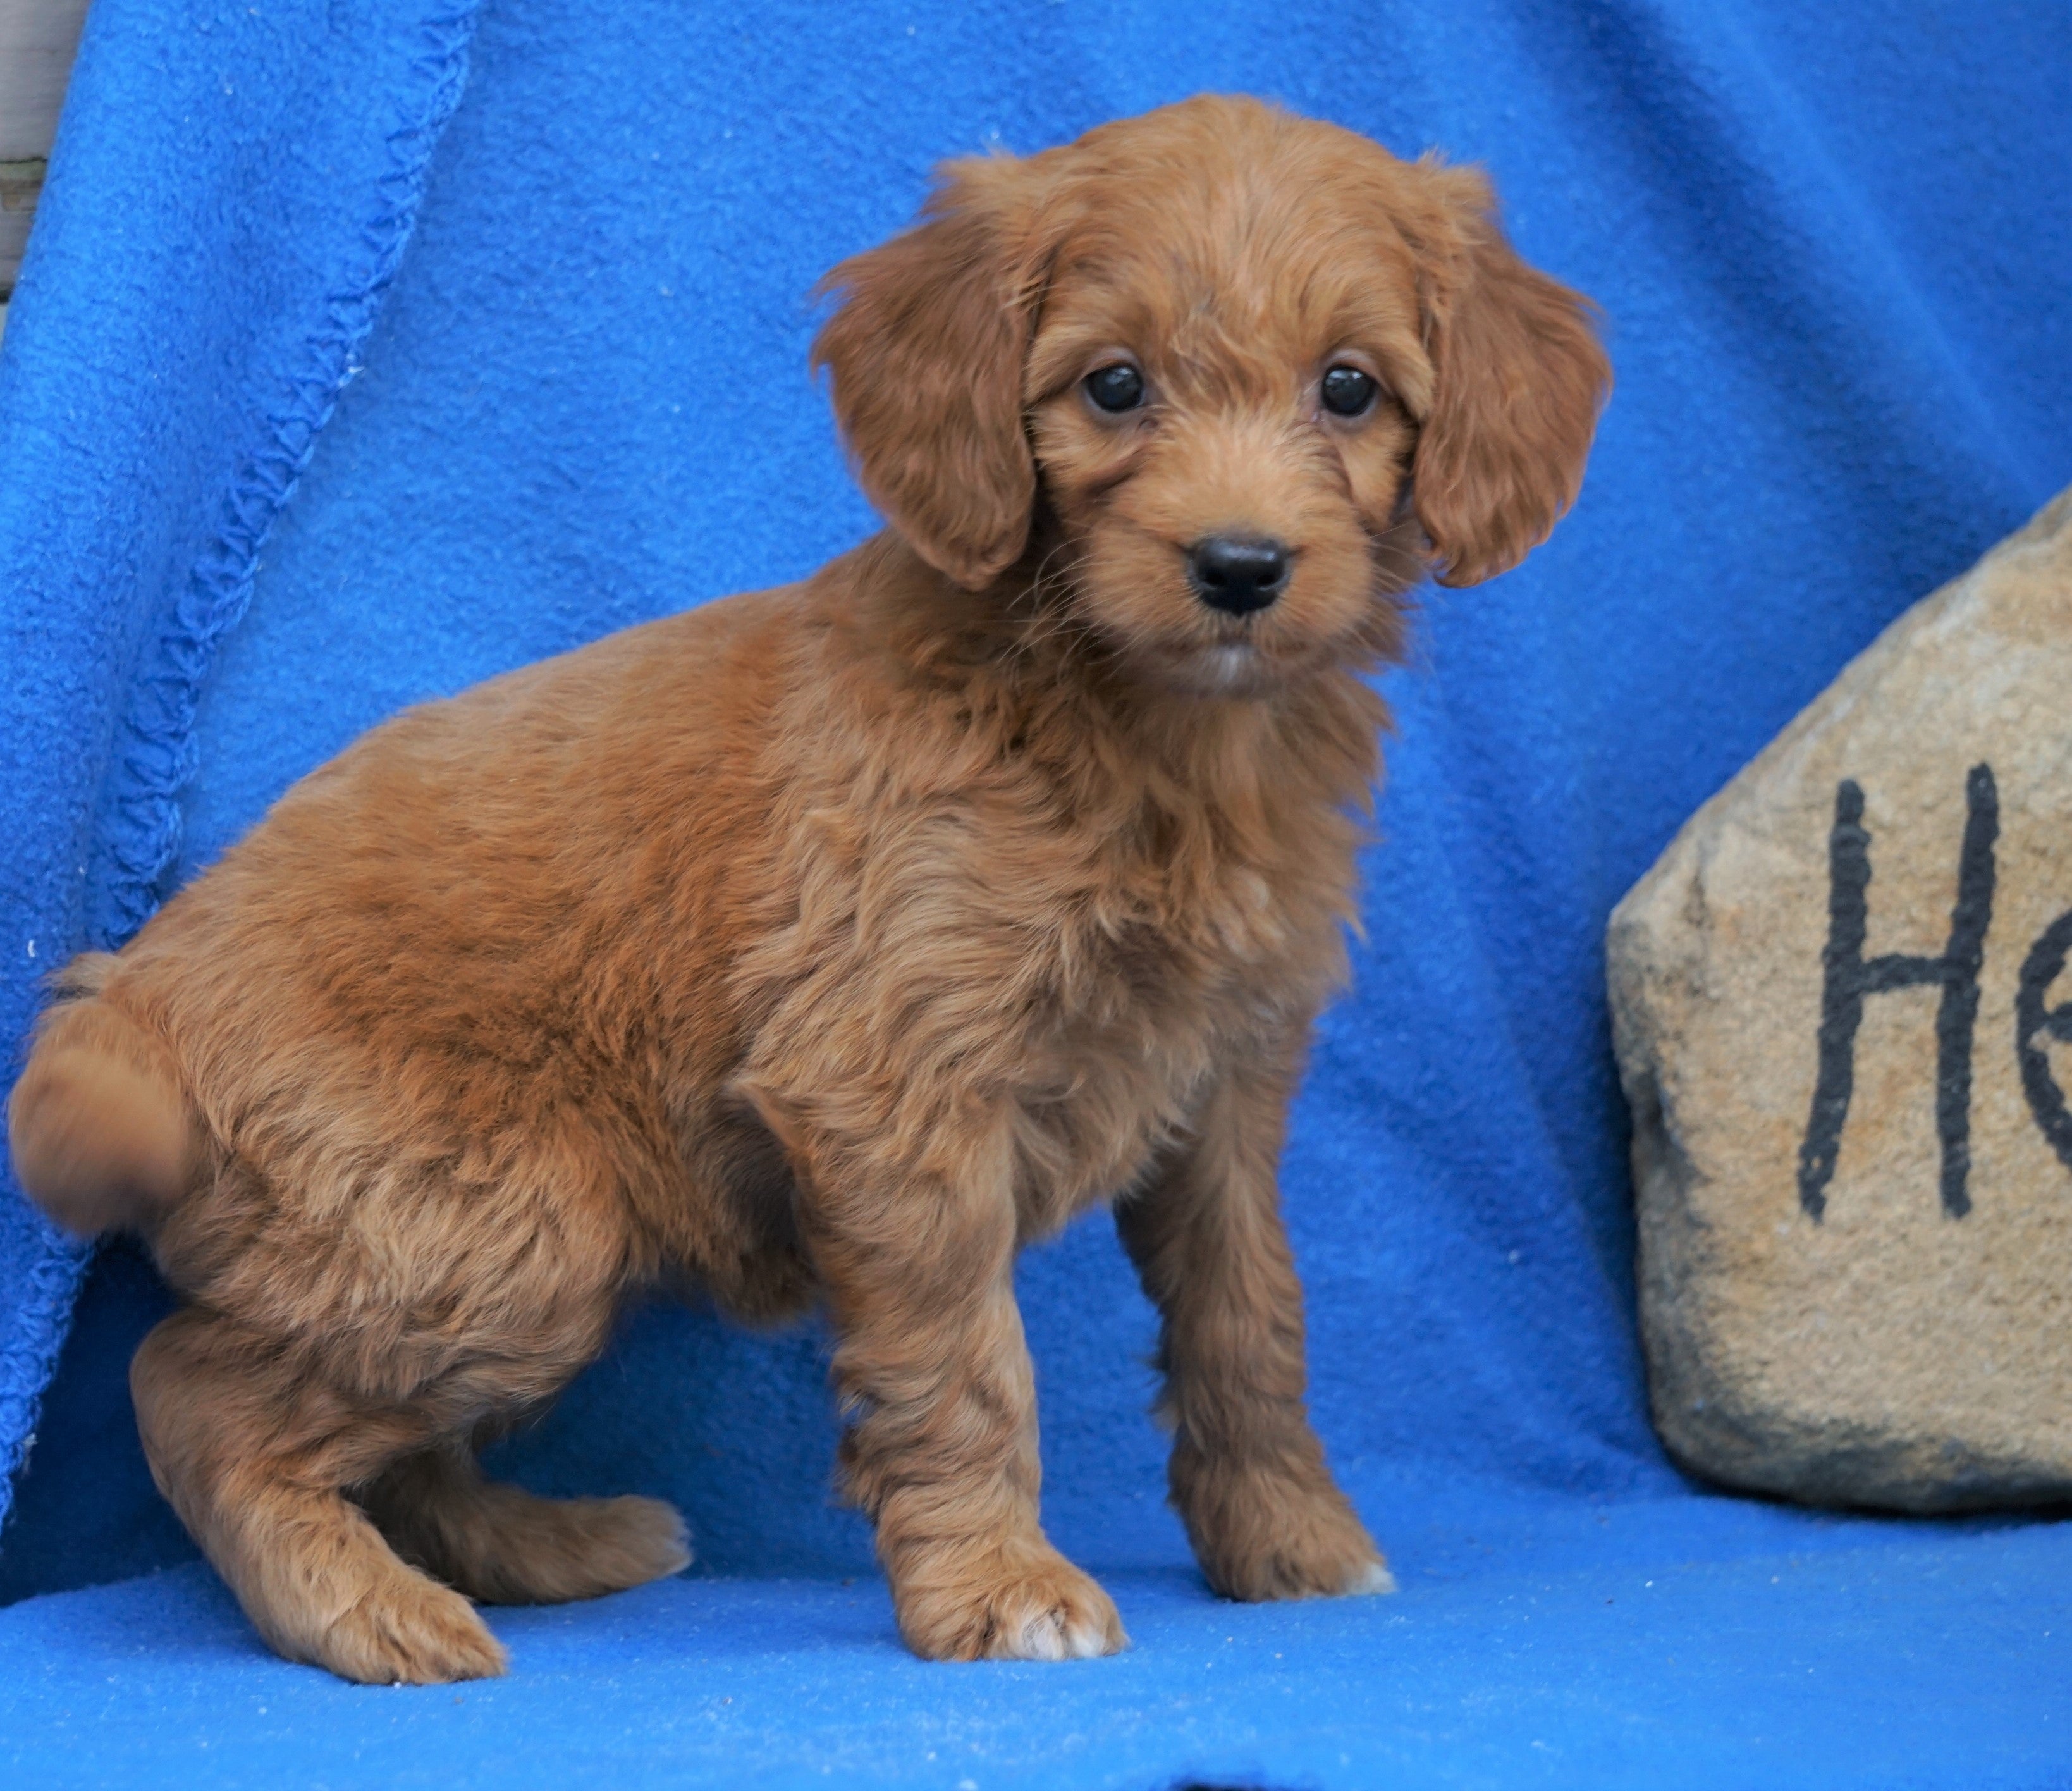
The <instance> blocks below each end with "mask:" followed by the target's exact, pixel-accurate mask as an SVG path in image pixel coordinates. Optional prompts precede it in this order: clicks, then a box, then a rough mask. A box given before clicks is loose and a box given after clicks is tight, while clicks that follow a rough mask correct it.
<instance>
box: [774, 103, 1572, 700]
mask: <svg viewBox="0 0 2072 1791" xmlns="http://www.w3.org/2000/svg"><path fill="white" fill-rule="evenodd" d="M1492 210H1493V200H1492V197H1491V195H1490V189H1489V187H1488V185H1487V183H1486V182H1485V181H1484V180H1483V179H1482V177H1481V176H1480V175H1477V174H1475V173H1474V172H1472V171H1467V170H1463V169H1453V168H1446V167H1441V166H1440V165H1438V164H1437V163H1436V162H1434V161H1433V160H1431V159H1426V160H1424V161H1421V162H1418V163H1404V162H1402V161H1399V160H1398V159H1396V158H1395V157H1394V156H1392V155H1391V154H1388V153H1387V151H1386V150H1383V149H1381V148H1379V146H1376V145H1375V144H1374V143H1371V142H1368V141H1367V139H1366V138H1362V137H1359V136H1356V135H1355V134H1352V133H1351V132H1349V131H1345V130H1338V129H1337V128H1335V127H1334V126H1328V125H1322V124H1318V123H1314V122H1312V121H1308V120H1305V119H1300V118H1297V117H1292V116H1290V115H1289V114H1287V113H1282V112H1279V111H1276V110H1274V109H1271V108H1268V107H1267V106H1264V105H1259V104H1257V103H1256V102H1254V101H1245V100H1228V99H1209V98H1205V99H1197V100H1192V101H1187V102H1186V103H1185V104H1183V105H1176V106H1170V107H1168V108H1166V109H1164V110H1162V111H1160V112H1155V113H1150V114H1149V115H1147V116H1145V117H1141V118H1133V119H1128V120H1125V121H1122V122H1120V123H1117V124H1112V125H1108V126H1104V127H1102V128H1101V129H1100V130H1095V131H1092V132H1091V133H1089V134H1087V136H1085V137H1083V138H1081V139H1080V140H1079V142H1076V143H1073V144H1070V145H1068V146H1065V147H1064V148H1062V149H1056V150H1049V151H1047V152H1046V153H1045V154H1040V155H1035V156H1031V157H1029V158H1027V159H1013V158H1010V157H1005V156H1001V157H995V158H991V159H980V160H975V161H969V162H963V163H953V164H952V165H951V166H950V167H948V168H947V169H946V170H945V171H944V173H943V179H942V181H941V183H940V185H939V187H938V188H937V190H936V191H935V195H934V196H933V197H932V198H931V200H930V201H929V203H928V206H927V210H926V211H925V212H924V213H923V218H922V221H921V222H920V223H919V224H918V225H917V226H916V227H915V229H912V230H910V231H908V232H907V233H906V234H905V235H903V236H901V237H896V238H894V240H893V241H890V242H889V243H886V245H883V246H882V248H878V249H872V250H870V252H868V253H865V254H862V255H859V256H857V257H854V258H853V259H852V260H850V261H845V262H844V263H843V264H842V265H841V266H840V267H838V268H837V269H836V270H834V271H833V273H832V274H830V275H829V276H828V282H827V285H828V287H829V288H830V289H831V290H835V291H837V292H838V293H839V294H841V305H840V307H839V308H838V309H837V311H836V312H835V313H834V315H833V317H832V318H831V319H829V320H828V323H827V325H826V327H825V328H824V330H823V331H822V332H821V335H820V340H819V341H818V342H817V343H816V345H815V350H814V355H815V360H816V364H825V365H826V366H828V368H831V369H832V371H833V384H834V399H835V406H836V410H837V414H838V415H839V417H840V418H841V424H842V427H843V430H844V432H845V434H846V436H847V438H848V439H849V445H850V447H851V448H852V450H853V452H854V454H855V456H856V459H857V463H858V468H859V471H860V474H861V479H862V481H863V484H864V487H865V490H866V491H867V492H869V493H870V496H871V497H872V499H873V500H874V501H875V502H876V503H877V504H878V507H879V508H881V509H882V511H883V512H884V513H885V514H886V516H887V517H889V518H890V521H892V523H893V525H894V527H896V528H897V529H898V530H899V531H900V532H901V533H902V534H903V535H905V536H906V538H907V539H908V541H911V543H912V545H913V546H914V547H915V549H916V550H917V551H919V553H920V554H922V556H923V558H926V559H927V560H928V561H929V562H931V564H932V565H934V566H936V567H938V568H939V570H942V571H943V572H944V573H946V574H948V576H950V577H951V578H954V579H956V581H957V582H958V583H960V584H963V585H964V586H966V587H969V588H971V589H972V590H974V591H978V590H982V589H984V588H985V587H986V586H988V585H989V584H990V583H993V581H994V580H995V579H997V578H999V577H1000V576H1001V574H1003V573H1004V572H1005V571H1007V570H1009V568H1011V567H1013V566H1016V564H1017V562H1020V561H1022V558H1023V557H1024V555H1025V553H1026V550H1028V548H1029V546H1030V532H1031V528H1032V524H1033V523H1034V519H1035V518H1036V517H1038V515H1039V513H1040V514H1042V515H1043V516H1045V517H1049V518H1054V524H1055V527H1056V529H1057V532H1058V533H1059V537H1060V539H1059V541H1058V543H1057V544H1056V545H1057V546H1058V547H1059V554H1058V555H1057V559H1056V563H1057V565H1058V566H1060V567H1061V568H1062V571H1061V576H1060V578H1059V581H1058V583H1060V584H1061V585H1062V587H1063V601H1064V602H1066V603H1068V604H1069V605H1070V606H1071V608H1072V610H1073V611H1074V612H1075V616H1076V619H1077V620H1079V621H1080V622H1081V623H1082V624H1084V625H1085V626H1086V627H1087V628H1090V629H1091V630H1092V631H1093V632H1095V633H1096V634H1097V635H1098V636H1100V637H1101V638H1102V639H1104V640H1107V641H1108V643H1109V644H1111V645H1112V646H1113V647H1114V648H1116V649H1117V650H1118V651H1119V652H1120V654H1121V655H1122V656H1123V657H1124V659H1125V660H1126V661H1128V662H1129V663H1131V664H1133V665H1136V666H1137V667H1138V668H1140V669H1141V670H1142V671H1144V672H1145V673H1147V674H1148V675H1149V676H1152V677H1155V678H1157V680H1158V681H1161V682H1162V683H1165V684H1168V685H1170V686H1178V687H1180V688H1184V689H1191V690H1200V691H1202V692H1204V693H1209V692H1220V693H1230V694H1241V693H1246V692H1253V691H1262V690H1268V689H1271V688H1273V687H1274V686H1277V685H1279V684H1281V683H1284V682H1285V681H1287V680H1288V679H1289V678H1291V677H1299V676H1300V675H1301V674H1302V673H1304V672H1305V671H1309V670H1314V669H1318V668H1320V667H1322V666H1324V665H1332V664H1339V663H1344V662H1347V661H1368V660H1372V659H1374V658H1375V657H1380V656H1382V655H1383V654H1386V653H1388V652H1389V651H1390V650H1391V649H1392V647H1393V645H1394V644H1395V640H1396V627H1397V622H1396V614H1397V612H1396V604H1395V603H1394V601H1393V599H1395V598H1396V596H1398V595H1400V593H1401V592H1402V591H1404V590H1405V589H1407V588H1408V587H1409V586H1410V585H1412V584H1413V583H1416V580H1417V579H1418V578H1420V576H1422V575H1423V574H1424V572H1425V571H1426V570H1428V569H1429V570H1431V571H1433V573H1434V574H1436V575H1437V578H1439V579H1440V581H1441V583H1446V584H1453V585H1464V584H1473V583H1477V582H1478V581H1479V580H1481V579H1483V578H1489V577H1491V576H1492V575H1494V574H1496V573H1498V572H1502V571H1504V570H1507V568H1509V567H1511V566H1514V565H1515V564H1516V563H1517V562H1519V560H1520V559H1522V558H1524V556H1525V554H1527V552H1528V551H1529V550H1531V549H1532V548H1533V547H1535V546H1537V545H1538V544H1539V543H1540V541H1543V540H1544V539H1545V538H1546V536H1547V533H1548V530H1549V529H1552V526H1553V525H1554V523H1555V521H1556V519H1557V518H1558V517H1560V515H1561V513H1562V512H1563V511H1564V510H1565V509H1566V508H1568V504H1570V502H1571V501H1572V500H1573V499H1574V497H1575V495H1576V491H1577V486H1578V485H1579V484H1580V483H1581V478H1582V471H1583V463H1584V459H1585V456H1586V455H1587V453H1588V451H1589V443H1590V438H1591V434H1592V432H1593V429H1594V427H1595V425H1596V421H1597V410H1598V407H1599V406H1600V404H1601V401H1602V398H1603V395H1604V393H1605V387H1606V385H1607V381H1608V379H1609V369H1608V368H1607V366H1606V364H1605V357H1604V355H1603V352H1602V351H1601V349H1600V348H1599V347H1598V345H1597V339H1596V337H1595V336H1594V334H1593V331H1592V330H1591V327H1590V324H1589V316H1588V311H1587V307H1586V304H1585V301H1584V300H1582V299H1581V298H1579V297H1578V296H1577V294H1574V293H1572V292H1571V291H1569V290H1568V289H1567V288H1565V287H1564V286H1560V285H1558V284H1557V283H1556V282H1554V281H1552V280H1550V279H1548V278H1546V277H1545V276H1544V275H1543V274H1537V273H1535V272H1534V271H1533V270H1531V269H1530V268H1528V267H1527V266H1525V265H1524V264H1523V262H1522V261H1519V259H1518V257H1516V256H1515V254H1514V253H1512V252H1511V249H1510V246H1509V245H1507V243H1506V242H1505V241H1504V239H1503V235H1502V234H1501V233H1500V232H1499V231H1498V228H1497V226H1496V224H1495V222H1494V218H1493V216H1492Z"/></svg>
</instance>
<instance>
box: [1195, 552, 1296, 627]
mask: <svg viewBox="0 0 2072 1791" xmlns="http://www.w3.org/2000/svg"><path fill="white" fill-rule="evenodd" d="M1293 559H1294V555H1293V554H1290V553H1289V551H1288V547H1287V544H1286V543H1285V542H1283V541H1275V540H1273V539H1272V538H1271V537H1264V536H1259V535H1211V536H1209V537H1207V539H1205V540H1202V541H1196V542H1195V543H1194V546H1192V547H1190V548H1189V549H1188V550H1187V577H1188V578H1189V580H1190V582H1191V583H1192V584H1193V585H1194V595H1196V596H1198V597H1199V598H1200V599H1202V602H1203V603H1207V605H1208V606H1209V607H1210V608H1211V609H1216V610H1221V611H1223V613H1224V614H1225V615H1226V616H1249V615H1251V614H1252V612H1253V611H1255V610H1262V609H1264V608H1265V607H1267V606H1268V604H1270V603H1272V602H1274V601H1275V599H1277V598H1278V597H1279V596H1280V595H1281V592H1282V591H1285V590H1286V589H1287V588H1288V569H1289V565H1290V564H1291V563H1292V562H1293Z"/></svg>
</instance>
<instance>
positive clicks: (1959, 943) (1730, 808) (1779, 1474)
mask: <svg viewBox="0 0 2072 1791" xmlns="http://www.w3.org/2000/svg"><path fill="white" fill-rule="evenodd" d="M1607 949H1608V955H1609V976H1610V985H1611V998H1612V1019H1613V1030H1614V1038H1615V1040H1616V1043H1617V1046H1618V1058H1619V1071H1620V1077H1621V1079H1622V1082H1623V1083H1624V1085H1625V1088H1626V1099H1627V1101H1628V1104H1629V1105H1630V1107H1631V1109H1632V1113H1633V1123H1634V1143H1633V1163H1634V1184H1635V1191H1636V1197H1637V1200H1638V1226H1639V1278H1640V1316H1641V1328H1642V1340H1643V1342H1644V1344H1645V1347H1646V1357H1647V1368H1648V1379H1649V1383H1650V1394H1651V1399H1652V1402H1653V1405H1654V1410H1655V1423H1656V1425H1657V1426H1658V1427H1659V1429H1660V1431H1661V1432H1662V1435H1663V1440H1664V1441H1665V1442H1666V1443H1667V1445H1668V1447H1669V1449H1670V1451H1671V1453H1672V1454H1673V1455H1675V1457H1676V1458H1677V1459H1678V1460H1679V1461H1681V1462H1682V1463H1683V1464H1684V1465H1685V1466H1687V1467H1688V1468H1692V1469H1693V1470H1694V1471H1696V1472H1699V1473H1701V1474H1704V1475H1706V1476H1709V1477H1711V1478H1712V1479H1715V1480H1721V1481H1725V1482H1726V1483H1728V1484H1731V1485H1735V1486H1741V1487H1747V1488H1755V1489H1757V1490H1760V1491H1764V1492H1778V1493H1782V1494H1785V1495H1786V1496H1788V1497H1793V1498H1799V1499H1805V1500H1809V1501H1816V1502H1821V1503H1836V1504H1845V1505H1880V1506H1891V1507H1896V1508H1897V1509H1901V1510H1907V1511H1938V1510H1950V1509H1962V1508H1965V1507H1975V1506H1985V1505H2022V1504H2032V1503H2037V1502H2041V1501H2051V1500H2061V1499H2065V1498H2067V1497H2072V1114H2068V1111H2067V1107H2066V1094H2067V1091H2072V971H2068V970H2067V968H2066V965H2067V960H2068V957H2072V492H2065V493H2063V494H2062V495H2061V496H2059V497H2058V499H2057V500H2055V501H2054V502H2053V503H2052V504H2049V506H2048V507H2046V508H2045V509H2044V510H2043V511H2042V512H2041V513H2040V514H2039V515H2038V516H2037V517H2036V518H2035V520H2034V521H2032V522H2031V523H2030V524H2029V526H2028V527H2027V528H2025V529H2023V530H2022V531H2021V533H2019V534H2016V535H2014V536H2012V537H2009V538H2008V540H2006V541H2003V542H2002V543H2001V544H2000V546H1998V547H1996V548H1995V549H1994V550H1992V552H1991V553H1990V554H1988V555H1987V556H1986V557H1985V558H1984V559H1983V560H1981V561H1980V562H1979V564H1978V565H1977V566H1975V567H1973V568H1972V570H1971V571H1970V572H1968V573H1967V574H1965V575H1964V576H1963V578H1959V579H1957V580H1956V581H1955V583H1951V584H1950V585H1947V586H1946V587H1944V588H1943V589H1942V590H1941V591H1937V592H1936V593H1935V594H1934V595H1933V596H1930V597H1928V598H1926V599H1923V600H1922V602H1921V603H1918V604H1916V605H1915V606H1914V607H1913V608H1912V609H1911V610H1910V611H1908V612H1907V613H1906V614H1905V616H1901V618H1900V619H1899V620H1898V621H1897V622H1895V623H1894V624H1893V625H1892V626H1891V627H1890V628H1888V629H1886V631H1885V633H1884V634H1883V635H1881V636H1880V637H1879V638H1878V640H1877V641H1876V642H1875V643H1874V644H1873V645H1872V646H1871V647H1870V648H1868V650H1867V651H1866V652H1864V653H1863V654H1862V655H1861V656H1860V657H1858V658H1857V659H1856V661H1854V663H1852V665H1850V666H1849V667H1848V669H1847V670H1846V671H1844V673H1842V675H1841V676H1840V677H1839V678H1837V679H1836V681H1835V682H1834V683H1833V684H1832V685H1831V686H1829V688H1828V689H1827V691H1826V692H1825V693H1824V694H1823V695H1822V696H1821V697H1820V698H1819V699H1818V700H1817V701H1816V702H1814V703H1813V704H1812V706H1811V707H1810V708H1808V709H1807V710H1806V711H1805V713H1804V714H1802V715H1800V716H1799V718H1798V719H1797V720H1796V721H1794V723H1792V724H1791V726H1790V727H1788V728H1786V730H1785V731H1784V732H1783V733H1782V735H1779V736H1778V738H1777V739H1776V740H1774V742H1772V743H1771V744H1770V746H1769V747H1767V748H1766V749H1765V751H1763V752H1762V755H1761V756H1759V757H1758V758H1757V760H1755V761H1754V763H1753V764H1751V765H1749V767H1748V768H1747V769H1746V770H1745V771H1743V772H1741V775H1740V776H1738V777H1737V778H1735V780H1733V782H1732V783H1731V784H1729V785H1728V786H1727V787H1726V788H1725V789H1724V790H1722V791H1721V792H1720V793H1719V794H1718V795H1717V796H1716V797H1713V798H1712V801H1709V802H1708V803H1707V804H1706V805H1704V808H1702V809H1700V810H1699V811H1698V813H1696V815H1695V816H1693V817H1692V819H1691V820H1690V821H1688V823H1687V824H1686V825H1685V826H1684V828H1683V831H1682V832H1681V833H1680V834H1678V835H1677V837H1676V838H1675V841H1674V842H1672V843H1671V846H1670V847H1669V849H1668V850H1667V852H1665V853H1664V854H1663V856H1662V858H1661V859H1660V861H1659V863H1656V865H1655V867H1654V869H1653V870H1651V871H1649V872H1648V874H1647V875H1646V877H1644V878H1642V879H1641V881H1640V883H1638V885H1636V886H1635V887H1634V889H1633V890H1632V891H1631V892H1630V894H1629V895H1628V896H1626V900H1624V901H1622V903H1620V904H1619V905H1618V908H1617V909H1616V910H1615V911H1614V913H1613V915H1612V919H1611V928H1610V933H1609V939H1608V941H1607Z"/></svg>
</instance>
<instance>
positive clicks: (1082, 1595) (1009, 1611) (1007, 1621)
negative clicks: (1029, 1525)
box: [898, 1547, 1129, 1661]
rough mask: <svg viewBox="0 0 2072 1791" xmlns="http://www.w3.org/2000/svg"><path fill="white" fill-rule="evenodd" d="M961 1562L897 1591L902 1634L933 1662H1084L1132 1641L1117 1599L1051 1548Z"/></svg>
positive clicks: (1021, 1549)
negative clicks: (937, 1574) (937, 1576)
mask: <svg viewBox="0 0 2072 1791" xmlns="http://www.w3.org/2000/svg"><path fill="white" fill-rule="evenodd" d="M944 1565H946V1566H947V1565H950V1563H945V1564H944ZM955 1566H956V1567H961V1568H962V1569H963V1570H964V1571H960V1572H951V1573H945V1574H943V1575H942V1577H941V1578H939V1579H935V1578H934V1577H933V1576H931V1579H930V1580H929V1581H924V1582H921V1583H916V1581H915V1580H914V1579H909V1580H908V1581H907V1582H906V1583H905V1584H904V1585H902V1587H900V1588H899V1590H898V1606H899V1627H900V1629H901V1632H902V1633H903V1634H904V1635H905V1636H906V1642H907V1645H908V1646H909V1647H911V1649H913V1650H914V1652H915V1653H917V1654H919V1655H922V1656H923V1657H926V1658H927V1659H929V1660H934V1661H979V1660H987V1661H1086V1660H1092V1659H1094V1658H1095V1657H1097V1656H1100V1655H1102V1654H1113V1653H1117V1652H1119V1651H1120V1650H1121V1649H1125V1648H1127V1647H1128V1645H1129V1637H1128V1636H1127V1635H1125V1634H1124V1632H1123V1628H1122V1619H1121V1617H1120V1616H1119V1615H1118V1614H1117V1612H1116V1608H1115V1601H1114V1600H1112V1599H1111V1598H1110V1597H1109V1596H1108V1594H1107V1593H1106V1592H1104V1591H1102V1590H1101V1588H1100V1586H1099V1585H1098V1584H1097V1583H1096V1582H1095V1581H1093V1580H1092V1579H1089V1578H1088V1577H1087V1575H1085V1574H1083V1573H1082V1572H1080V1571H1079V1569H1078V1568H1077V1567H1074V1566H1073V1565H1072V1564H1071V1562H1069V1561H1067V1560H1066V1559H1065V1558H1064V1557H1063V1555H1061V1554H1058V1553H1057V1552H1056V1550H1053V1549H1050V1548H1048V1547H1044V1548H1042V1549H1040V1550H1035V1549H1030V1548H1027V1547H1015V1548H1013V1549H1011V1550H1002V1551H1001V1554H992V1555H990V1556H989V1557H987V1558H983V1559H982V1560H980V1561H979V1562H972V1561H970V1560H969V1559H968V1558H966V1559H965V1560H963V1561H960V1562H956V1563H955Z"/></svg>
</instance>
